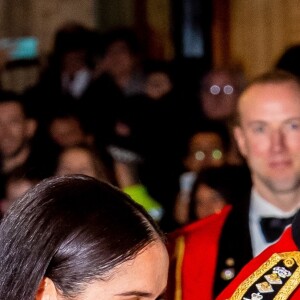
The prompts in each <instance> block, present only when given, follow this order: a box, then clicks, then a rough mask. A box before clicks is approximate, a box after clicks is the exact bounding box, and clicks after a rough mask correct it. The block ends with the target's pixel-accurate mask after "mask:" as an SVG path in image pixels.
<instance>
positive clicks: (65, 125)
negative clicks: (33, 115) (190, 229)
mask: <svg viewBox="0 0 300 300" xmlns="http://www.w3.org/2000/svg"><path fill="white" fill-rule="evenodd" d="M49 131H50V136H51V137H52V139H53V140H54V142H55V143H57V144H58V145H60V146H61V147H69V146H74V145H79V144H80V143H85V142H87V137H86V136H85V133H84V132H83V130H82V128H81V126H80V123H79V121H78V120H77V119H76V118H73V117H65V118H57V119H54V120H53V122H52V123H51V124H50V128H49Z"/></svg>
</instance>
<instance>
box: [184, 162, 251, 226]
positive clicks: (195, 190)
mask: <svg viewBox="0 0 300 300" xmlns="http://www.w3.org/2000/svg"><path fill="white" fill-rule="evenodd" d="M237 182H238V184H237ZM250 186H251V178H250V174H249V172H247V170H245V169H244V168H243V167H241V166H237V165H228V164H225V165H222V166H210V167H206V168H204V169H202V170H200V171H199V172H198V173H197V176H196V178H195V181H194V183H193V186H192V190H191V194H190V199H191V200H190V205H189V223H191V222H195V221H196V220H200V219H203V218H205V217H208V216H210V215H213V214H216V213H217V214H218V213H220V212H221V211H222V209H223V208H224V206H225V205H227V204H231V205H235V204H236V203H238V202H239V201H240V199H242V198H243V197H244V193H245V190H249V188H250Z"/></svg>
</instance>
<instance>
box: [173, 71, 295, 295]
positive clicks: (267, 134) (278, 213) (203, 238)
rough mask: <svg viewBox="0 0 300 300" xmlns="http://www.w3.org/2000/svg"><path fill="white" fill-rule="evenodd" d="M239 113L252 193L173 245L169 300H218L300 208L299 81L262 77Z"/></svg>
mask: <svg viewBox="0 0 300 300" xmlns="http://www.w3.org/2000/svg"><path fill="white" fill-rule="evenodd" d="M237 114H238V115H237V124H236V126H235V128H234V135H235V138H236V141H237V144H238V146H239V149H240V151H241V153H242V155H243V156H244V157H245V159H246V161H247V164H248V166H249V169H250V174H251V180H252V187H251V191H246V190H245V197H241V199H240V201H238V203H236V204H235V205H233V206H232V207H231V208H227V207H224V209H223V210H222V211H221V213H219V214H215V215H212V217H211V218H205V219H203V220H199V221H197V222H195V223H194V224H193V226H192V225H191V226H190V227H187V228H183V229H181V230H179V232H178V235H176V234H175V235H174V236H173V239H170V248H169V249H170V255H171V257H172V260H171V263H172V265H173V264H174V265H173V266H172V267H171V269H170V270H173V271H175V270H176V272H175V273H172V271H171V276H170V285H169V291H170V295H169V297H170V298H169V299H174V298H173V295H174V294H176V293H178V292H179V291H180V292H181V296H180V297H181V299H189V300H192V299H199V298H201V299H207V300H211V299H214V298H215V297H216V296H217V295H218V294H219V293H220V292H221V291H222V290H223V289H224V288H225V287H226V286H227V285H228V284H229V283H230V282H231V280H232V279H233V278H234V277H235V276H236V274H237V273H238V272H239V271H240V270H241V269H242V267H243V266H244V265H245V264H246V263H247V262H249V261H250V260H251V259H252V258H253V257H255V256H257V255H258V254H260V253H261V252H262V251H263V250H264V249H266V248H267V247H268V246H269V245H271V244H272V243H274V242H276V240H277V239H278V238H279V237H280V235H281V233H282V232H283V230H284V228H285V227H286V226H287V225H288V224H289V223H291V221H292V219H293V217H294V215H295V213H296V212H297V211H298V209H299V206H300V156H299V152H300V83H299V81H298V78H297V77H295V76H293V75H292V74H290V73H288V72H284V71H278V70H274V71H271V72H268V73H266V74H262V75H260V76H258V77H257V78H255V79H254V80H253V81H252V82H251V83H249V85H248V86H247V87H246V89H245V90H244V91H243V92H242V94H241V96H240V97H239V101H238V106H237ZM237 184H239V183H237ZM175 249H177V252H176V251H175ZM178 249H182V250H181V251H179V250H178ZM176 268H177V269H176ZM174 274H180V277H178V275H177V276H176V277H174ZM178 278H179V279H178ZM199 282H201V286H199ZM201 287H203V288H201Z"/></svg>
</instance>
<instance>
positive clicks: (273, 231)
mask: <svg viewBox="0 0 300 300" xmlns="http://www.w3.org/2000/svg"><path fill="white" fill-rule="evenodd" d="M293 219H294V216H292V217H289V218H272V217H270V218H261V219H260V226H261V229H262V232H263V234H264V236H265V239H266V241H267V242H268V243H271V242H274V241H276V240H277V239H278V238H279V237H280V236H281V234H282V233H283V231H284V229H285V227H286V226H288V225H289V224H291V223H292V221H293Z"/></svg>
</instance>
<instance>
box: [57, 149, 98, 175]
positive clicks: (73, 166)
mask: <svg viewBox="0 0 300 300" xmlns="http://www.w3.org/2000/svg"><path fill="white" fill-rule="evenodd" d="M56 173H57V175H68V174H84V175H88V176H92V177H97V173H96V170H95V167H94V162H93V158H92V156H91V154H90V153H89V152H88V151H85V150H84V149H81V148H76V147H75V148H70V149H67V150H65V151H64V152H63V153H62V154H61V155H60V157H59V162H58V168H57V172H56Z"/></svg>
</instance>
